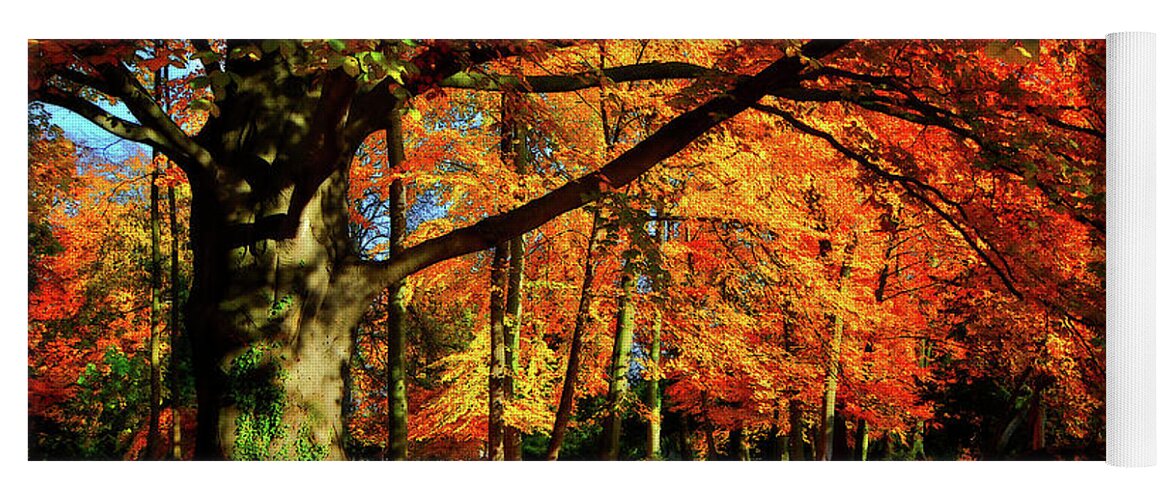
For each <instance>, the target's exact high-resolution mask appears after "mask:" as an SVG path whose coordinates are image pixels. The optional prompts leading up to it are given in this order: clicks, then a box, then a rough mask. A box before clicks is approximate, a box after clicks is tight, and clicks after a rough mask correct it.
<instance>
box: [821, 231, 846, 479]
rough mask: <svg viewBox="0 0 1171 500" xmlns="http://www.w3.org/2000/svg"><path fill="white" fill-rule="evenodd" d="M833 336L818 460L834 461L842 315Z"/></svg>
mask: <svg viewBox="0 0 1171 500" xmlns="http://www.w3.org/2000/svg"><path fill="white" fill-rule="evenodd" d="M853 248H854V243H853V242H851V243H849V244H848V245H847V247H846V249H845V255H844V256H843V261H842V270H841V274H840V275H839V279H838V291H842V290H845V287H846V281H848V280H849V279H850V272H851V267H850V266H851V264H850V255H851V253H852V252H853ZM831 321H832V324H833V336H832V337H831V339H830V343H829V359H828V361H827V367H826V374H825V399H824V400H823V401H822V414H821V432H822V434H821V442H820V446H819V447H818V457H817V458H818V460H833V448H834V417H835V415H834V411H835V409H836V408H835V407H836V406H837V398H838V375H839V374H840V373H841V356H842V333H843V332H844V331H845V321H844V320H843V319H842V316H841V315H840V314H834V315H833V318H832V319H831Z"/></svg>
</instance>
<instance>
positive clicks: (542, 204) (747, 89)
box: [361, 40, 847, 296]
mask: <svg viewBox="0 0 1171 500" xmlns="http://www.w3.org/2000/svg"><path fill="white" fill-rule="evenodd" d="M846 43H847V42H846V41H841V40H817V41H812V42H809V43H807V44H806V45H805V46H804V47H803V50H802V55H803V56H804V57H799V56H793V57H785V58H782V59H780V60H778V61H776V62H774V63H773V64H771V65H769V66H768V67H767V68H765V69H764V70H763V71H761V72H760V73H758V74H757V75H755V76H753V77H751V78H748V79H747V80H745V81H743V82H741V83H739V84H737V85H735V86H734V87H733V88H732V89H731V90H730V91H729V92H727V93H724V94H721V95H719V96H717V97H715V98H713V99H711V100H710V101H708V102H707V103H706V104H703V105H701V106H699V107H698V108H695V109H693V110H691V111H688V112H686V113H683V114H682V115H679V116H678V117H676V118H675V119H673V120H671V121H670V122H668V123H667V124H666V125H664V126H663V127H662V128H660V129H659V130H658V131H656V132H655V133H654V134H652V135H651V136H650V137H647V138H646V139H645V140H643V141H642V142H640V143H639V144H637V145H635V146H634V147H632V148H631V149H629V150H627V151H626V152H624V153H622V154H621V155H620V156H618V157H617V158H615V159H614V160H612V161H610V162H609V163H607V164H606V165H605V166H603V167H602V168H601V169H599V170H598V171H596V172H593V173H591V174H588V175H585V176H583V177H580V178H578V179H575V180H573V181H570V182H569V183H567V184H565V185H563V186H561V187H560V188H557V189H554V190H553V191H551V192H549V193H548V194H546V195H544V196H542V197H540V198H538V199H536V200H533V201H530V202H528V203H526V204H524V205H522V206H520V207H518V208H516V209H514V210H512V211H510V212H507V213H504V214H500V215H495V216H492V217H488V218H487V219H484V220H483V221H480V222H479V223H477V224H475V225H473V226H470V227H465V228H462V229H458V230H455V231H452V232H450V233H448V234H446V235H443V236H440V237H437V238H433V239H431V240H428V241H425V242H423V243H420V244H418V245H416V246H414V247H412V248H410V249H407V250H406V251H405V252H403V253H402V254H400V255H399V256H397V257H395V258H393V259H390V260H388V261H384V262H379V263H374V262H367V263H364V264H363V265H362V266H361V267H364V268H365V271H366V272H365V273H363V274H364V275H365V276H367V280H368V283H369V284H370V287H369V288H368V290H367V291H366V292H367V295H371V296H372V295H373V294H374V293H377V291H378V290H381V288H383V287H385V286H386V285H387V284H388V283H392V282H394V281H398V280H400V279H402V278H404V277H406V276H408V275H410V274H411V273H414V272H416V271H419V270H421V269H423V268H425V267H427V266H430V265H432V264H435V263H437V262H440V261H442V260H446V259H450V258H452V257H457V256H460V255H464V254H468V253H471V252H476V251H479V250H484V249H486V248H490V247H492V246H495V245H496V244H498V243H500V242H502V241H506V240H509V239H511V238H515V237H517V236H520V235H521V234H524V233H525V232H528V231H530V230H533V229H535V228H537V227H539V226H541V225H542V224H544V223H546V222H548V221H549V220H552V219H553V218H554V217H557V216H559V215H561V214H563V213H566V212H568V211H570V210H573V209H576V208H578V207H581V206H583V205H586V204H587V203H590V202H592V201H593V200H595V199H597V197H598V196H600V195H601V193H602V192H603V191H605V190H611V189H616V188H620V187H622V186H625V185H626V184H628V183H630V182H631V181H633V180H634V179H636V178H637V177H638V176H640V175H642V174H643V173H644V172H646V171H647V170H649V169H650V168H651V167H653V166H654V165H655V164H657V163H658V162H660V161H662V160H664V159H666V158H669V157H670V156H672V155H674V154H675V153H677V152H679V151H680V150H682V149H683V148H684V147H686V146H687V145H688V144H690V143H691V142H692V141H693V140H695V139H696V138H698V137H699V136H701V135H703V134H704V133H705V132H707V131H708V130H710V129H711V128H713V127H715V126H716V125H719V124H720V123H722V122H724V121H725V120H727V119H729V118H731V117H733V116H735V115H736V114H738V113H740V112H741V111H743V110H745V109H747V108H748V107H749V106H751V105H753V104H754V103H756V101H758V100H759V99H760V98H761V97H763V96H765V95H767V94H768V93H769V92H770V91H774V90H776V89H779V88H784V87H787V86H793V85H796V84H797V83H798V82H799V81H800V79H801V72H802V71H803V70H804V69H805V68H806V67H807V64H806V62H805V61H806V60H807V59H805V58H813V59H816V58H820V57H823V56H825V55H828V54H830V53H832V52H833V51H835V50H837V49H839V48H841V47H842V46H843V45H845V44H846Z"/></svg>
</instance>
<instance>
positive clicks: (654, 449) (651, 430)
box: [646, 207, 667, 460]
mask: <svg viewBox="0 0 1171 500" xmlns="http://www.w3.org/2000/svg"><path fill="white" fill-rule="evenodd" d="M659 210H660V211H661V210H662V208H661V207H660V208H659ZM657 233H658V234H657V236H658V239H659V245H660V248H662V245H663V244H664V243H666V242H667V221H665V220H663V221H659V227H658V231H657ZM648 347H649V349H650V358H651V366H653V367H654V370H653V371H652V376H651V377H650V379H649V380H647V386H646V397H647V409H648V415H647V431H646V432H647V437H646V458H647V460H659V459H661V458H662V455H663V453H662V443H661V434H662V427H663V395H662V394H661V392H660V389H659V380H660V379H661V378H662V374H663V371H662V364H661V363H660V362H661V360H662V351H663V309H662V307H661V306H660V307H658V308H656V309H655V318H654V323H653V324H652V325H651V343H650V346H648Z"/></svg>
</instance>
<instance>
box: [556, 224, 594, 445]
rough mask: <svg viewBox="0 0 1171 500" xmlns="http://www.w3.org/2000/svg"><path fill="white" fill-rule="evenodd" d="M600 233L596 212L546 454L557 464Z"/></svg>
mask: <svg viewBox="0 0 1171 500" xmlns="http://www.w3.org/2000/svg"><path fill="white" fill-rule="evenodd" d="M598 230H599V220H598V214H597V212H595V213H594V217H593V223H592V225H591V227H590V237H589V241H588V242H587V243H586V255H585V259H584V261H583V263H582V264H583V267H584V271H583V276H582V281H581V297H580V299H578V302H577V314H576V315H575V316H574V320H573V337H572V339H571V340H570V344H569V359H568V360H567V361H566V366H565V380H564V381H563V382H562V384H561V398H560V399H559V400H558V402H557V416H556V418H555V419H554V421H553V432H552V435H551V436H550V438H549V449H548V451H546V452H545V458H546V459H547V460H557V458H558V456H559V455H560V454H561V446H562V445H563V444H564V443H565V432H566V430H567V429H568V428H569V419H570V418H571V417H572V416H573V403H574V397H573V395H574V390H575V386H576V385H577V377H578V372H580V371H581V349H582V339H584V338H585V331H586V327H587V326H588V324H589V319H590V301H591V298H592V294H591V291H590V290H592V289H593V284H594V262H593V260H594V251H595V250H596V245H597V237H598Z"/></svg>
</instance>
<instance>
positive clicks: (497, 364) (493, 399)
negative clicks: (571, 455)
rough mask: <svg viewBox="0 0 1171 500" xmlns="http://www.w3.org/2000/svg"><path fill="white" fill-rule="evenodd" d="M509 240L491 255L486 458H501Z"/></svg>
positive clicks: (502, 449) (505, 369)
mask: <svg viewBox="0 0 1171 500" xmlns="http://www.w3.org/2000/svg"><path fill="white" fill-rule="evenodd" d="M507 266H508V243H504V244H501V245H499V246H497V247H496V251H495V252H494V253H493V257H492V270H491V278H490V279H491V290H492V291H491V298H490V304H489V306H488V309H489V316H490V323H491V327H490V328H491V335H492V340H491V349H492V353H491V360H490V362H489V372H488V459H489V460H504V400H505V391H504V384H505V379H506V372H507V371H508V369H507V364H506V360H505V357H504V350H505V341H504V330H505V328H504V302H505V287H507V286H508V268H507Z"/></svg>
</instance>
